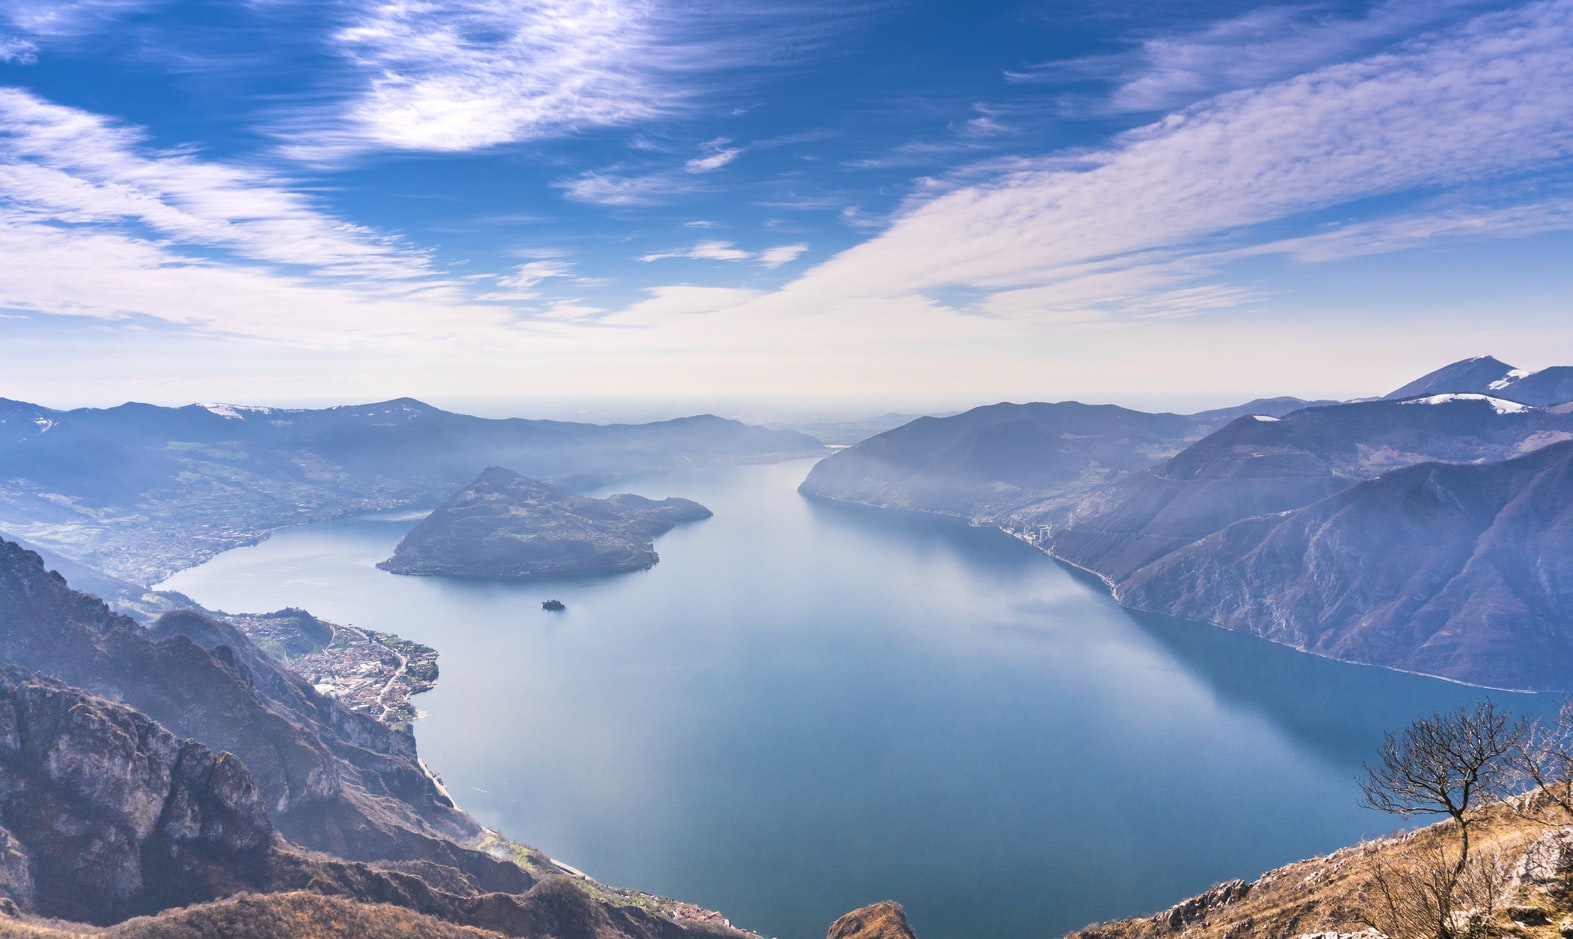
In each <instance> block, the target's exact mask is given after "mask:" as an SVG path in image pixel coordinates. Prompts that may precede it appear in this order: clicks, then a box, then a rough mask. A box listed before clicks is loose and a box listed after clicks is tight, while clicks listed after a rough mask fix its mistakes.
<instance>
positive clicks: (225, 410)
mask: <svg viewBox="0 0 1573 939" xmlns="http://www.w3.org/2000/svg"><path fill="white" fill-rule="evenodd" d="M198 407H201V408H205V409H207V410H209V411H212V412H213V413H214V414H217V415H218V416H219V417H222V418H223V419H224V420H226V421H243V420H245V419H246V415H247V414H272V413H273V409H272V408H264V407H257V406H255V405H250V404H201V405H198Z"/></svg>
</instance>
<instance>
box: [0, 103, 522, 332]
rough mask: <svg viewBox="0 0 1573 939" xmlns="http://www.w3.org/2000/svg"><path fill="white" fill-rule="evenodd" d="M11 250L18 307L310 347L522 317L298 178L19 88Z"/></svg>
mask: <svg viewBox="0 0 1573 939" xmlns="http://www.w3.org/2000/svg"><path fill="white" fill-rule="evenodd" d="M0 256H4V257H5V258H6V263H5V264H4V265H0V308H5V309H7V310H11V311H37V312H42V313H48V314H52V315H66V316H82V317H91V318H96V319H111V320H124V319H127V318H134V317H144V318H147V319H150V320H153V321H163V322H167V323H173V324H176V325H178V326H180V327H182V328H187V329H192V330H196V331H201V332H212V333H225V334H232V335H240V336H250V337H263V338H279V339H283V338H289V339H294V340H299V341H302V342H307V343H312V342H337V341H344V340H348V339H350V338H351V337H352V336H353V335H355V334H357V333H359V334H361V335H362V340H361V341H364V338H365V336H366V335H373V336H376V337H378V341H383V340H386V341H404V340H407V339H409V338H410V337H412V336H416V335H421V336H425V337H427V338H431V337H432V336H433V335H434V334H443V333H447V332H449V331H452V330H456V329H460V330H462V329H465V328H470V329H474V330H477V331H479V332H481V333H487V334H490V333H496V332H497V331H499V330H507V329H508V328H509V324H510V323H511V322H514V321H516V320H517V318H518V315H519V314H518V311H506V310H497V309H493V308H486V307H482V306H479V305H476V304H474V303H473V302H472V300H471V297H470V295H469V290H468V288H467V287H466V286H465V285H464V283H463V282H462V281H460V280H458V279H455V278H453V277H451V276H448V275H447V274H445V273H444V272H442V271H440V270H438V269H436V268H435V267H434V266H433V265H432V263H431V260H430V258H429V256H428V255H427V253H426V252H424V251H421V250H418V249H416V248H414V247H412V246H411V245H409V244H407V243H406V242H405V241H404V240H403V239H401V238H400V237H398V236H396V235H390V234H387V233H383V232H378V231H374V230H371V229H367V228H364V227H360V226H356V225H352V224H349V223H346V222H344V221H343V220H341V219H338V218H336V217H334V216H332V215H331V214H328V213H327V212H325V211H323V210H322V209H321V208H320V207H319V206H317V205H316V204H315V202H314V201H313V200H312V199H311V198H309V197H307V196H306V195H304V194H302V193H301V192H299V191H297V190H296V189H295V188H294V186H293V185H292V183H291V181H290V180H288V179H285V178H282V177H279V176H276V175H273V174H271V173H268V172H266V171H264V170H261V169H257V168H252V167H245V166H238V165H233V164H227V163H222V162H217V161H211V160H205V159H203V158H202V157H201V156H200V155H199V154H197V153H194V152H187V151H167V150H159V149H156V148H153V147H151V146H150V145H149V144H148V143H147V141H146V139H145V137H144V135H143V134H142V132H141V131H140V130H138V129H136V128H132V127H128V126H125V125H122V124H118V123H116V122H113V121H110V120H108V119H106V118H103V117H101V116H98V115H95V114H91V113H89V112H86V111H82V110H78V109H75V108H68V107H63V106H61V105H57V104H53V103H50V102H47V101H44V100H42V99H40V98H37V97H35V96H34V95H31V94H29V93H27V92H25V91H20V90H17V89H0ZM547 273H549V271H548V270H547V269H545V268H531V267H530V265H525V266H524V267H523V268H521V270H520V271H519V272H517V273H516V275H515V276H516V277H526V276H541V275H544V274H547ZM525 315H528V311H526V313H525ZM434 324H435V325H434Z"/></svg>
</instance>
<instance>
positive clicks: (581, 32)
mask: <svg viewBox="0 0 1573 939" xmlns="http://www.w3.org/2000/svg"><path fill="white" fill-rule="evenodd" d="M346 2H347V3H348V4H349V5H350V7H351V8H352V10H353V14H352V25H350V26H349V27H347V28H345V29H343V30H341V31H339V32H338V33H337V34H336V35H335V36H334V37H333V42H334V47H335V48H336V49H337V50H338V51H339V53H340V54H341V55H342V56H343V57H344V60H345V62H347V63H348V64H349V66H350V68H351V80H352V81H353V82H354V83H355V84H354V87H353V88H352V89H350V93H349V94H348V96H347V97H346V98H345V99H344V100H343V101H342V103H341V104H337V105H332V106H330V107H329V108H328V109H326V110H318V111H313V112H308V113H302V114H297V115H294V116H293V117H292V118H290V119H289V120H287V121H285V122H284V123H283V124H282V125H281V127H280V133H281V134H282V135H285V136H287V137H288V138H289V139H290V140H291V141H292V143H290V144H289V145H288V146H287V148H286V152H288V153H290V154H292V155H294V156H297V157H299V158H302V159H307V160H314V161H318V162H332V161H335V160H338V159H342V158H344V157H346V156H350V155H353V154H355V153H359V152H363V151H366V150H376V149H397V150H427V151H467V150H477V149H483V148H487V147H493V146H496V145H499V144H504V143H511V142H518V141H528V140H537V139H542V138H547V137H555V136H561V135H566V134H571V133H574V132H576V131H579V130H583V129H586V128H596V127H617V126H627V125H630V124H634V123H638V122H642V121H647V120H650V119H652V118H656V117H662V116H670V115H674V114H678V113H683V112H686V111H688V110H689V109H691V108H693V107H695V106H696V103H697V102H698V101H699V100H700V99H702V98H703V97H704V95H705V94H707V93H708V92H709V91H711V90H712V86H711V76H713V75H715V74H717V73H720V72H727V71H736V70H740V69H747V68H755V67H758V65H759V64H760V63H762V62H773V63H774V62H779V60H780V58H781V56H780V55H775V56H771V55H767V54H766V52H767V51H775V52H779V51H780V50H782V49H791V48H795V49H797V50H798V52H797V54H799V55H802V54H806V53H807V51H808V50H810V49H811V48H814V47H817V46H818V45H820V44H823V43H824V42H826V41H828V38H826V37H825V36H817V37H816V36H815V34H813V33H810V32H808V31H807V30H806V27H805V26H804V23H806V22H809V21H810V20H806V19H803V18H802V17H803V14H804V12H805V11H804V10H802V9H796V10H790V11H789V10H785V9H782V10H775V11H772V12H769V13H761V12H759V11H757V10H748V9H742V8H738V7H735V6H733V5H730V4H724V3H719V2H699V3H687V4H681V5H676V4H670V3H665V2H662V0H451V2H443V3H435V2H424V0H346ZM824 12H825V13H827V14H831V13H832V11H831V9H830V8H829V6H828V5H826V10H825V11H824ZM789 38H790V40H791V41H789V42H788V41H784V40H788V39H789ZM301 141H304V142H301ZM733 156H735V154H733ZM701 159H715V160H720V161H721V162H720V163H718V164H717V165H721V163H724V162H725V160H724V159H722V158H721V157H720V156H719V154H712V155H711V156H710V157H708V158H701Z"/></svg>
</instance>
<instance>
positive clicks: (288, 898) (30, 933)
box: [0, 892, 502, 939]
mask: <svg viewBox="0 0 1573 939" xmlns="http://www.w3.org/2000/svg"><path fill="white" fill-rule="evenodd" d="M501 935H502V934H501V933H495V932H487V931H485V930H480V929H472V928H470V927H468V926H455V925H453V924H452V923H445V922H443V921H442V920H439V919H434V918H432V917H430V916H422V915H420V914H419V913H413V912H411V911H409V910H406V909H401V908H399V907H396V906H388V905H386V904H381V903H355V902H352V901H349V900H341V899H337V898H335V897H324V896H320V895H318V894H314V893H304V892H292V893H281V894H266V895H258V894H246V895H241V896H236V897H231V898H229V899H227V900H219V901H217V902H214V903H203V904H200V905H198V906H191V907H186V908H185V909H179V910H170V911H168V912H165V913H161V914H159V915H158V916H139V917H137V918H135V919H130V920H127V921H125V922H123V923H120V924H118V925H115V926H111V927H109V928H107V929H101V930H100V929H94V928H92V927H86V926H81V925H78V924H75V923H72V924H64V923H58V922H51V921H47V920H40V921H37V922H26V921H23V920H6V919H0V939H67V937H77V936H96V937H101V939H206V937H211V936H226V937H229V939H286V937H289V939H317V937H330V936H332V937H339V936H355V937H358V939H493V937H500V936H501Z"/></svg>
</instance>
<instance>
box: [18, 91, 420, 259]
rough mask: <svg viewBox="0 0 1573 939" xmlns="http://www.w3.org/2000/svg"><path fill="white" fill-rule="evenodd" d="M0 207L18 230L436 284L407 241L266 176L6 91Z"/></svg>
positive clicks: (418, 254)
mask: <svg viewBox="0 0 1573 939" xmlns="http://www.w3.org/2000/svg"><path fill="white" fill-rule="evenodd" d="M0 200H3V204H4V205H6V206H8V207H9V210H10V212H11V213H12V217H13V218H26V219H29V220H32V221H35V222H64V223H68V224H72V225H107V226H145V227H146V228H147V229H149V230H151V231H153V232H156V233H158V234H159V235H160V236H162V237H165V238H168V239H172V240H173V241H175V242H180V243H186V244H193V245H202V246H204V247H206V248H209V249H215V248H217V249H222V250H225V251H229V252H233V253H235V254H237V255H240V256H242V257H245V258H249V259H252V260H256V261H265V262H270V263H275V264H289V265H299V266H302V267H305V268H308V269H310V270H312V271H314V272H316V273H318V274H324V275H334V276H343V277H359V278H375V279H380V280H395V281H397V280H403V279H408V278H426V277H431V276H433V274H434V272H433V270H432V269H431V266H430V264H429V262H428V259H427V258H426V256H425V255H424V254H423V253H422V252H419V251H417V250H415V249H413V248H411V247H410V246H409V245H407V244H405V243H404V242H402V241H401V240H400V239H398V238H396V237H393V236H389V235H385V234H382V233H379V232H375V231H372V230H370V229H366V228H362V227H359V226H356V225H352V224H349V223H347V222H344V221H342V220H340V219H336V218H333V217H332V216H329V215H327V214H325V213H323V212H322V211H321V210H320V209H318V208H317V207H316V206H314V205H313V204H312V202H311V200H309V199H308V198H306V197H305V196H303V195H301V194H300V193H299V192H296V191H294V190H292V189H291V188H290V187H289V183H288V181H287V180H284V179H281V178H278V177H275V176H273V175H270V174H268V173H266V172H264V171H262V170H258V169H251V168H246V167H240V166H234V165H229V164H223V163H216V162H208V161H204V160H201V159H199V158H198V157H197V156H195V155H194V154H191V153H183V152H160V151H153V150H151V149H150V148H148V147H147V146H146V144H145V140H144V139H143V135H142V134H141V132H140V131H137V130H135V129H133V128H128V127H125V126H121V125H118V124H115V123H113V122H111V121H109V120H107V119H105V118H102V117H99V116H98V115H95V114H90V113H88V112H86V111H81V110H77V109H75V108H67V107H62V106H60V105H56V104H52V103H49V102H46V101H43V100H41V99H39V98H37V97H34V96H33V95H31V94H29V93H27V92H25V91H21V90H18V89H14V88H11V89H0Z"/></svg>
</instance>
